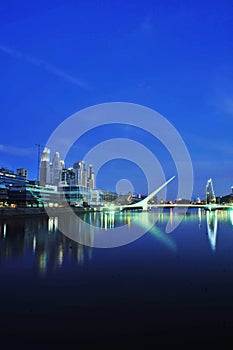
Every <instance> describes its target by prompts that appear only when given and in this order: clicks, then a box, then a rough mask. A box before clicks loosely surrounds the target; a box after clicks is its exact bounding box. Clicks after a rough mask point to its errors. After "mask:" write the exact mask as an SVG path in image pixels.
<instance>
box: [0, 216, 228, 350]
mask: <svg viewBox="0 0 233 350" xmlns="http://www.w3.org/2000/svg"><path fill="white" fill-rule="evenodd" d="M232 213H233V211H230V210H229V211H215V212H210V213H209V212H205V211H203V210H201V209H200V210H198V209H192V210H189V211H188V212H187V214H186V216H185V217H184V219H183V221H182V223H181V225H180V226H178V227H177V228H176V229H175V230H174V231H173V232H172V233H170V234H167V233H165V230H166V226H167V224H170V225H171V224H172V222H174V220H176V216H179V215H181V213H175V214H174V213H173V210H172V209H170V210H169V209H166V210H164V211H154V212H133V213H132V212H121V213H119V212H115V213H114V212H112V213H87V214H85V215H84V214H83V215H82V216H81V219H82V220H79V221H78V222H79V225H80V226H79V228H77V230H79V232H80V234H84V235H85V237H86V243H87V245H91V244H92V242H93V241H94V239H95V237H94V227H95V225H96V226H99V227H102V228H105V229H106V233H107V232H108V231H107V229H114V227H116V226H121V225H125V226H126V228H127V230H130V228H131V227H132V223H133V222H134V223H136V224H137V225H141V226H144V227H147V225H148V224H149V223H150V221H151V220H152V221H153V220H154V219H156V220H157V221H156V225H154V226H153V227H152V228H151V229H150V231H149V232H147V233H146V234H145V235H143V236H142V237H141V238H140V239H138V240H136V241H135V242H133V243H131V244H128V245H125V246H122V247H119V248H112V249H98V248H92V247H91V246H84V245H80V244H78V243H76V242H74V241H72V240H70V239H69V238H67V237H66V236H64V235H63V234H62V233H60V232H59V230H58V225H59V222H58V221H59V218H57V217H51V218H47V217H43V218H36V217H34V218H33V219H32V218H18V219H14V220H13V221H12V220H10V219H4V220H1V222H0V277H1V310H2V311H1V327H2V332H3V333H2V334H4V336H6V337H7V338H8V342H9V346H10V345H16V344H23V343H24V342H25V341H26V342H27V344H31V345H32V346H34V345H35V344H36V346H42V345H44V344H47V345H48V344H49V343H50V342H58V341H59V342H60V343H61V344H64V346H65V344H66V345H67V344H74V343H76V344H77V346H78V345H93V344H95V343H98V344H111V343H112V342H113V339H114V343H116V344H118V345H121V344H137V343H140V344H147V345H148V344H170V345H172V344H174V343H178V342H179V343H181V344H185V343H186V341H190V340H191V339H192V342H193V343H195V344H199V343H200V342H201V341H206V342H208V344H212V343H213V344H214V343H216V342H217V341H219V342H221V341H223V339H227V338H228V337H230V336H231V334H232V331H233V324H232V321H231V314H232V311H233V302H232V293H233V282H232V275H233V258H232V247H233V235H232V234H233V214H232ZM80 215H81V214H80ZM87 222H88V223H89V224H92V225H93V226H87V225H86V223H87ZM82 223H83V224H82ZM66 224H67V223H63V225H66ZM87 227H90V229H89V230H87ZM84 230H86V231H84ZM13 325H14V326H13ZM15 325H17V326H15ZM224 341H225V340H224Z"/></svg>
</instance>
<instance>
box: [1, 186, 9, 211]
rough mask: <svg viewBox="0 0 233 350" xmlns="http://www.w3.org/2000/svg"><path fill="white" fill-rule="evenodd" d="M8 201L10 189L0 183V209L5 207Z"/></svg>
mask: <svg viewBox="0 0 233 350" xmlns="http://www.w3.org/2000/svg"><path fill="white" fill-rule="evenodd" d="M7 201H8V189H7V187H6V185H5V184H1V183H0V207H2V206H4V205H5V204H6V203H7Z"/></svg>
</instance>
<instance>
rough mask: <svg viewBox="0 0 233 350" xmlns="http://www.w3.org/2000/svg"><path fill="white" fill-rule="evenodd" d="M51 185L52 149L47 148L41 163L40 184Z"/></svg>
mask: <svg viewBox="0 0 233 350" xmlns="http://www.w3.org/2000/svg"><path fill="white" fill-rule="evenodd" d="M49 183H50V148H47V147H45V148H44V150H43V152H42V155H41V162H40V184H41V185H45V184H49Z"/></svg>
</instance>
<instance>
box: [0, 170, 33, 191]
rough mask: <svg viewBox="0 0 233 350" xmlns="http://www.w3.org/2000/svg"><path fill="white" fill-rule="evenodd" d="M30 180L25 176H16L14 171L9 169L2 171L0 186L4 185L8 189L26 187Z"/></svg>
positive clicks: (0, 171) (0, 172) (0, 173)
mask: <svg viewBox="0 0 233 350" xmlns="http://www.w3.org/2000/svg"><path fill="white" fill-rule="evenodd" d="M26 183H28V180H27V179H26V178H25V176H22V175H18V174H15V173H14V171H13V170H10V169H7V168H1V169H0V184H4V185H5V186H6V187H7V188H9V187H10V186H14V185H25V184H26Z"/></svg>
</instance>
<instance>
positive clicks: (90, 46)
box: [0, 0, 233, 198]
mask: <svg viewBox="0 0 233 350" xmlns="http://www.w3.org/2000/svg"><path fill="white" fill-rule="evenodd" d="M232 38H233V3H232V1H231V0H222V1H217V0H207V1H200V0H197V1H189V0H187V1H184V0H182V1H179V0H174V1H169V0H168V1H166V0H165V1H162V0H161V1H160V0H157V1H152V0H151V1H149V0H143V1H142V0H141V1H136V0H135V1H129V0H126V1H121V0H119V1H100V0H99V1H97V0H93V1H81V0H78V1H69V0H66V1H64V0H60V1H59V0H57V1H52V0H51V1H43V0H41V1H24V0H22V1H16V0H15V1H14V0H12V1H11V0H9V1H7V0H5V1H4V0H3V1H1V2H0V77H1V79H0V84H1V94H0V108H1V134H0V135H1V138H0V166H5V167H8V168H10V169H13V170H15V169H16V168H18V167H26V168H28V169H29V178H30V179H35V178H36V174H37V147H36V146H35V144H36V143H40V144H43V145H44V144H46V142H47V140H48V138H49V136H50V135H51V133H52V132H53V131H54V129H55V128H56V127H57V126H58V125H59V124H60V123H61V122H62V121H64V120H65V119H66V118H67V117H69V116H70V115H72V114H73V113H75V112H77V111H79V110H81V109H83V108H86V107H89V106H92V105H95V104H100V103H106V102H115V101H118V102H131V103H136V104H140V105H143V106H146V107H149V108H152V109H154V110H156V111H157V112H159V113H160V114H162V115H163V116H164V117H165V118H167V119H168V120H169V121H170V122H171V123H172V124H173V126H174V127H175V128H176V129H177V131H178V132H179V133H180V135H181V136H182V138H183V140H184V142H185V144H186V146H187V148H188V150H189V153H190V156H191V159H192V162H193V169H194V191H193V196H194V198H195V197H196V196H198V195H199V196H201V197H203V196H204V191H205V185H206V181H207V179H208V178H210V177H212V179H213V182H214V187H215V192H216V195H225V194H229V193H230V190H231V189H230V187H231V186H232V185H233V161H232V158H233V157H232V155H233V144H232V132H233V128H232V126H233V40H232ZM114 137H127V138H132V139H134V140H136V141H137V142H140V143H142V144H143V145H144V146H145V147H147V148H149V149H150V150H151V151H152V152H154V153H155V154H156V156H157V157H158V159H159V161H160V163H161V166H162V167H163V170H164V173H165V175H166V177H170V176H172V175H174V169H175V168H174V165H173V166H172V164H171V163H172V160H171V159H170V157H169V154H167V152H166V150H164V149H163V147H162V146H161V145H159V142H158V141H157V140H153V139H152V138H151V136H150V135H148V134H147V133H146V132H145V131H143V130H142V131H140V130H138V129H136V130H135V128H131V129H130V128H128V129H127V130H126V128H124V127H122V128H121V127H120V126H111V127H110V126H109V127H107V126H106V127H99V128H98V129H96V130H93V131H90V132H89V133H87V134H86V135H83V137H81V139H80V140H79V142H78V141H77V145H74V149H73V152H72V150H71V152H70V155H68V158H67V159H66V163H67V165H68V166H71V165H72V164H73V163H74V162H75V161H79V160H81V159H82V158H83V156H84V155H85V153H86V152H87V151H88V150H89V149H90V148H92V147H94V145H95V144H98V143H99V142H102V141H104V140H107V139H109V138H114ZM174 147H175V145H174ZM173 168H174V169H173ZM122 178H127V179H129V180H130V181H131V182H132V183H133V184H134V189H135V191H136V192H142V193H145V192H146V185H145V178H144V176H143V174H142V172H141V170H140V169H139V168H138V167H137V166H135V165H134V164H132V163H131V162H127V161H125V160H119V161H117V160H113V161H112V162H109V163H107V164H106V165H104V166H103V168H102V169H101V171H100V174H99V179H97V187H100V188H105V189H108V190H114V189H115V188H114V186H115V185H116V182H117V181H118V180H119V179H122ZM174 184H175V183H174ZM169 186H171V188H172V186H173V185H172V183H171V184H169Z"/></svg>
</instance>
